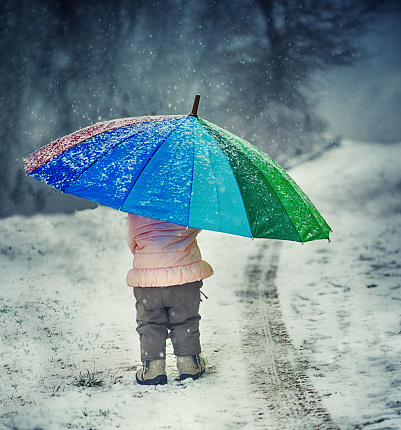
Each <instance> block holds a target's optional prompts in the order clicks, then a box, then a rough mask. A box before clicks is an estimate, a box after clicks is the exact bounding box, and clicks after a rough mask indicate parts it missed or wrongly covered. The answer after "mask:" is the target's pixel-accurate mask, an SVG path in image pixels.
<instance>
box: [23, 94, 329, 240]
mask: <svg viewBox="0 0 401 430" xmlns="http://www.w3.org/2000/svg"><path fill="white" fill-rule="evenodd" d="M198 103H199V96H197V97H196V99H195V103H194V108H193V110H192V113H191V114H190V115H165V116H142V117H133V118H123V119H117V120H112V121H104V122H100V123H97V124H94V125H92V126H89V127H86V128H84V129H81V130H79V131H77V132H75V133H72V134H69V135H68V136H65V137H63V138H61V139H58V140H56V141H54V142H52V143H50V144H48V145H46V146H44V147H43V148H40V149H38V150H37V151H35V152H34V153H32V154H30V155H29V156H27V157H26V158H24V167H25V171H26V173H27V174H28V175H30V176H33V177H34V178H35V179H37V180H39V181H44V182H46V183H48V184H49V185H51V186H53V187H55V188H57V189H59V190H61V191H63V192H66V193H69V194H74V195H76V196H79V197H83V198H86V199H90V200H93V201H95V202H98V203H100V204H103V205H106V206H110V207H112V208H115V209H118V210H121V211H124V212H129V213H135V214H138V215H143V216H147V217H150V218H155V219H159V220H162V221H168V222H172V223H175V224H180V225H184V226H188V227H193V228H198V229H207V230H212V231H220V232H225V233H231V234H236V235H241V236H249V237H264V238H271V239H284V240H292V241H298V242H306V241H311V240H316V239H328V238H329V232H330V231H331V230H330V227H329V226H328V224H327V223H326V221H325V220H324V219H323V217H322V216H321V215H320V213H319V212H318V211H317V210H316V208H315V206H314V205H313V204H312V203H311V201H310V200H309V199H308V197H307V196H306V195H305V193H304V192H303V191H302V190H301V189H300V188H299V186H298V185H297V184H296V183H295V182H294V181H293V180H292V179H291V177H290V176H289V175H288V174H287V173H286V172H285V171H284V170H283V169H282V168H281V167H280V166H279V165H278V164H277V163H276V162H274V161H273V160H272V159H271V158H270V157H269V156H268V155H266V154H265V153H263V152H262V151H260V150H259V149H257V148H256V147H255V146H253V145H251V144H250V143H248V142H246V141H245V140H243V139H241V138H239V137H237V136H235V135H234V134H232V133H229V132H228V131H226V130H224V129H222V128H220V127H218V126H216V125H215V124H212V123H210V122H208V121H206V120H204V119H201V118H199V117H198V116H197V106H198Z"/></svg>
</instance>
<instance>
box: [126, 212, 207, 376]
mask: <svg viewBox="0 0 401 430" xmlns="http://www.w3.org/2000/svg"><path fill="white" fill-rule="evenodd" d="M200 231H201V230H197V229H194V228H187V227H183V226H180V225H176V224H170V223H168V222H164V221H158V220H155V219H152V218H146V217H143V216H139V215H134V214H129V215H128V237H127V240H128V245H129V247H130V249H131V252H132V253H133V254H134V255H135V257H134V265H133V268H132V269H131V270H130V271H129V272H128V275H127V284H128V285H129V286H131V287H134V295H135V298H136V311H137V332H138V333H139V341H140V348H141V360H142V363H143V366H142V368H141V369H140V370H138V372H137V374H136V380H137V381H138V383H139V384H144V385H158V384H165V383H166V382H167V374H166V359H165V357H166V339H167V337H168V330H170V338H171V343H172V345H173V349H174V354H175V355H176V356H177V368H178V373H179V377H180V380H183V379H186V378H192V379H197V378H199V377H200V376H201V375H202V374H203V373H204V371H205V363H204V361H203V359H202V358H201V357H200V356H199V354H200V352H201V346H200V339H199V320H200V318H201V317H200V315H199V304H200V288H201V287H202V280H203V279H205V278H208V277H209V276H211V275H212V274H213V269H212V268H211V267H210V265H209V264H208V263H207V262H206V261H203V260H202V257H201V253H200V250H199V247H198V244H197V242H196V236H197V235H198V234H199V232H200Z"/></svg>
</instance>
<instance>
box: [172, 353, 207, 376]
mask: <svg viewBox="0 0 401 430" xmlns="http://www.w3.org/2000/svg"><path fill="white" fill-rule="evenodd" d="M177 369H178V373H179V374H180V380H181V381H183V380H184V379H187V378H192V379H198V378H199V377H200V376H202V375H203V374H204V373H205V361H204V360H203V358H202V357H201V356H200V355H187V356H185V357H177Z"/></svg>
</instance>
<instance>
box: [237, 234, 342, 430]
mask: <svg viewBox="0 0 401 430" xmlns="http://www.w3.org/2000/svg"><path fill="white" fill-rule="evenodd" d="M258 249H259V252H258V254H257V255H256V256H254V257H253V258H252V259H251V261H250V262H249V266H248V267H247V279H248V282H247V288H246V289H245V290H242V291H240V292H238V294H239V295H240V297H241V299H242V302H243V303H245V304H246V310H245V312H246V313H248V314H249V315H252V319H251V321H250V323H249V324H247V325H246V331H247V333H246V336H245V339H246V340H245V342H244V343H245V345H247V346H248V348H246V349H245V351H247V355H248V362H249V363H250V368H251V369H253V370H252V372H251V376H252V379H253V383H254V384H255V386H256V387H257V392H259V393H261V395H262V397H263V399H264V400H265V408H267V409H268V410H269V411H270V417H269V423H268V428H269V429H270V428H271V429H273V428H274V429H276V428H277V429H283V428H285V429H317V428H318V429H322V430H323V429H338V426H337V425H335V424H334V423H333V422H332V420H331V418H330V416H329V414H328V412H327V411H326V410H325V409H324V407H323V405H322V402H321V398H320V396H319V394H318V393H317V392H316V390H315V389H314V387H313V386H312V384H311V382H310V380H309V378H308V376H307V374H306V371H307V369H308V363H307V361H306V360H305V359H304V358H303V357H302V356H301V354H300V353H299V352H298V351H296V350H295V348H294V347H293V346H292V344H291V341H290V338H289V336H288V333H287V330H286V328H285V324H284V321H283V317H282V314H281V308H280V302H279V298H278V294H277V287H276V276H277V270H278V267H279V256H280V250H281V242H263V243H261V244H259V246H258ZM261 413H262V412H261Z"/></svg>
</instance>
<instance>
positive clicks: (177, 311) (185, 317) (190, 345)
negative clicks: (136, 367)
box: [134, 281, 202, 361]
mask: <svg viewBox="0 0 401 430" xmlns="http://www.w3.org/2000/svg"><path fill="white" fill-rule="evenodd" d="M201 287H202V281H196V282H190V283H188V284H183V285H173V286H169V287H150V288H148V287H134V296H135V298H136V321H137V328H136V331H137V332H138V333H139V342H140V347H141V360H142V361H145V360H157V359H160V358H165V357H166V339H167V336H168V335H167V333H168V330H170V339H171V343H172V345H173V349H174V354H175V355H176V356H179V357H182V356H187V355H195V354H200V352H201V346H200V338H199V337H200V335H199V320H200V318H201V317H200V315H199V305H200V288H201Z"/></svg>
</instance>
